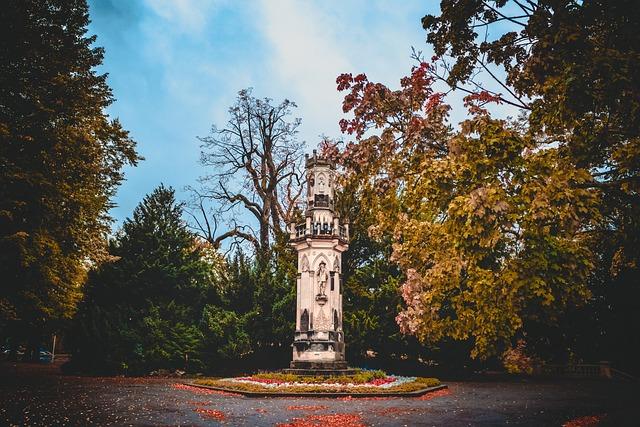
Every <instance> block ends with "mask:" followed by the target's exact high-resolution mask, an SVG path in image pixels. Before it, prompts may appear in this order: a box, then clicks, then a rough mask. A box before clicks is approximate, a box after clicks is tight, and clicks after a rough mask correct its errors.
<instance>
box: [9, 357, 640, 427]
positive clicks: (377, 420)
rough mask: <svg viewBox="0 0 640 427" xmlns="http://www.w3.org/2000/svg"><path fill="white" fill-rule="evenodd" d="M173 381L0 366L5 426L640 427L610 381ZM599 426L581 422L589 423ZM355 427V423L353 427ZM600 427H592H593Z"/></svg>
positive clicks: (637, 397)
mask: <svg viewBox="0 0 640 427" xmlns="http://www.w3.org/2000/svg"><path fill="white" fill-rule="evenodd" d="M176 384H178V381H177V380H175V379H152V378H96V377H76V376H64V375H60V374H59V373H58V371H57V370H55V369H52V368H51V367H46V366H42V365H29V364H19V365H15V364H7V363H4V364H0V425H92V424H93V425H148V426H152V425H153V426H155V425H219V424H225V425H247V426H262V425H265V426H270V425H277V424H281V423H294V422H298V425H313V424H304V422H303V421H304V420H306V421H307V422H311V421H313V420H316V421H320V422H322V423H323V424H322V425H325V426H328V425H342V426H345V425H371V426H378V425H380V426H384V425H399V426H402V425H406V426H418V425H428V426H430V425H435V426H441V425H445V426H467V425H473V426H476V425H528V426H547V425H548V426H560V425H562V424H564V423H566V422H567V421H569V420H574V425H580V426H583V425H585V424H575V423H576V421H575V420H576V419H579V418H581V417H593V416H596V417H601V416H604V417H603V418H602V422H601V424H600V425H615V426H618V425H629V426H634V425H635V426H640V419H638V418H637V410H636V408H639V407H640V393H637V392H636V389H637V384H634V383H617V382H606V381H553V382H551V381H522V380H514V381H476V382H453V383H448V384H449V391H448V392H446V393H440V395H438V396H434V397H431V398H429V399H428V400H420V399H418V398H393V399H391V398H385V399H380V398H374V399H365V400H361V399H351V400H350V399H308V398H264V399H255V398H245V397H239V396H229V395H221V394H214V393H207V392H205V391H199V389H192V388H188V387H186V388H185V387H181V386H176ZM593 419H594V418H589V419H583V420H581V421H582V422H585V421H587V420H591V421H592V420H593ZM348 423H351V424H348ZM586 425H593V424H586Z"/></svg>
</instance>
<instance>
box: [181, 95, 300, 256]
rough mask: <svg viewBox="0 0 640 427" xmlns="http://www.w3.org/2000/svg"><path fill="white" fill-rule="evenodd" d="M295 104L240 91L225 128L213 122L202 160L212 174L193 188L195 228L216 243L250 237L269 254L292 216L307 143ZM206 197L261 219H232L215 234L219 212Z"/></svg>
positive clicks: (223, 209) (219, 207)
mask: <svg viewBox="0 0 640 427" xmlns="http://www.w3.org/2000/svg"><path fill="white" fill-rule="evenodd" d="M295 107H296V105H295V103H293V102H291V101H289V100H284V101H283V102H282V103H280V104H279V105H272V104H271V100H270V99H268V98H265V99H258V98H255V97H253V95H252V93H251V89H245V90H241V91H240V92H239V93H238V98H237V100H236V103H235V105H233V106H232V107H231V108H230V109H229V116H230V117H229V121H228V122H227V124H226V125H225V126H224V127H223V128H218V127H216V126H215V125H214V126H213V129H212V131H211V135H210V136H208V137H204V138H200V140H201V141H202V143H203V145H202V148H203V151H202V154H201V163H202V164H203V165H204V166H206V167H210V168H211V169H212V173H211V174H209V175H206V176H204V177H202V178H201V182H202V184H203V189H202V190H201V191H195V195H196V199H197V200H196V203H197V210H198V211H199V214H200V216H196V215H194V216H193V219H194V223H195V226H196V229H197V230H198V231H199V232H200V233H201V234H202V235H203V237H205V238H207V239H208V240H209V241H211V242H212V243H213V244H214V245H215V246H219V245H220V243H221V242H222V241H223V240H224V239H227V238H230V237H235V238H240V239H242V240H246V241H249V242H250V243H251V244H252V245H253V247H254V249H255V250H256V253H257V254H265V253H266V251H268V250H269V246H270V245H271V243H272V242H273V237H274V236H276V235H277V234H280V233H282V231H283V227H284V226H285V225H286V224H287V223H288V222H289V220H290V219H291V218H292V215H293V211H294V208H295V205H296V201H297V200H298V198H299V197H300V193H301V191H302V187H303V185H302V182H301V181H302V180H303V176H304V175H303V174H302V173H301V169H300V168H301V163H302V148H303V144H302V143H300V142H298V141H297V139H296V134H297V130H298V127H299V125H300V122H301V121H300V119H293V120H291V119H290V118H289V116H290V115H291V112H292V109H293V108H295ZM203 200H209V201H213V202H215V203H216V204H217V206H216V212H217V214H222V213H226V212H229V211H231V210H233V209H234V208H236V206H239V207H241V208H243V209H244V212H247V213H248V214H249V215H250V217H251V218H252V219H253V220H254V222H253V224H257V230H255V229H254V228H253V227H252V226H251V224H242V223H241V222H238V221H236V220H235V219H233V218H232V219H231V228H230V229H229V230H227V231H224V232H222V233H220V234H217V221H216V219H215V218H216V215H209V214H208V212H207V208H205V206H206V204H205V203H203Z"/></svg>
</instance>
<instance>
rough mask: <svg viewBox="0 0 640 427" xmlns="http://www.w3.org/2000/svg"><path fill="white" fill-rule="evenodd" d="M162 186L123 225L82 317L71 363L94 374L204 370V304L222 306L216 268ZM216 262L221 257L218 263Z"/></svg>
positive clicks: (218, 265)
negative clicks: (202, 354) (77, 364)
mask: <svg viewBox="0 0 640 427" xmlns="http://www.w3.org/2000/svg"><path fill="white" fill-rule="evenodd" d="M181 216H182V205H181V204H178V203H176V201H175V194H174V190H173V189H171V188H166V187H164V186H162V185H161V186H160V187H158V188H157V189H155V190H154V191H153V192H152V193H151V194H150V195H148V196H147V197H145V198H144V200H143V201H142V203H140V205H138V207H136V209H135V210H134V212H133V218H131V219H127V220H126V221H125V222H124V225H123V227H122V230H121V232H120V233H119V234H118V236H117V238H116V239H115V241H114V242H112V245H111V254H112V255H113V261H112V262H109V263H106V264H104V265H103V266H102V267H100V269H99V270H97V271H96V272H95V274H93V275H92V277H91V280H90V282H89V286H88V289H87V295H86V298H85V300H84V302H83V304H82V306H81V310H80V313H79V315H78V317H77V322H76V332H75V333H74V335H75V339H76V351H75V355H74V358H75V360H76V361H77V362H79V363H80V364H81V365H84V367H86V368H89V369H92V370H100V369H106V370H110V371H126V372H135V373H139V372H145V371H149V370H152V369H157V368H169V369H175V368H181V369H182V368H185V367H186V368H188V369H201V368H202V367H203V366H204V363H205V361H204V360H202V358H201V353H202V351H203V346H204V343H203V339H204V335H203V332H202V330H201V329H200V319H201V316H202V313H203V310H205V307H207V310H206V311H207V313H209V312H211V311H212V309H211V308H210V307H209V306H207V304H213V305H219V304H220V300H219V296H218V295H217V291H216V283H214V281H215V280H217V277H219V274H218V273H219V271H220V269H221V268H222V264H221V263H220V262H218V261H214V262H212V259H214V260H215V259H216V258H212V257H210V256H207V253H206V251H205V249H204V248H203V246H202V244H200V243H198V242H197V241H196V240H195V237H194V235H193V234H191V232H190V231H188V229H187V228H186V225H185V223H184V222H183V221H182V219H181ZM218 260H219V257H218Z"/></svg>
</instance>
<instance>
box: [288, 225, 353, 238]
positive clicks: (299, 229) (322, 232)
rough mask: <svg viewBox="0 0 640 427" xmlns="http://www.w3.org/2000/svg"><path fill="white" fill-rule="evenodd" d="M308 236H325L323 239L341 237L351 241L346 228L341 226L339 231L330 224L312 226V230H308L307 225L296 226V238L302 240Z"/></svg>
mask: <svg viewBox="0 0 640 427" xmlns="http://www.w3.org/2000/svg"><path fill="white" fill-rule="evenodd" d="M306 236H323V237H339V238H340V239H342V240H349V234H348V233H347V229H346V227H344V226H342V225H341V226H339V227H338V228H337V229H336V228H335V227H333V225H330V224H326V223H325V224H320V223H316V224H311V228H307V225H306V224H305V223H302V224H297V225H296V226H295V238H296V239H297V238H301V237H306Z"/></svg>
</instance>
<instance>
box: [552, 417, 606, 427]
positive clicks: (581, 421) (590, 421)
mask: <svg viewBox="0 0 640 427" xmlns="http://www.w3.org/2000/svg"><path fill="white" fill-rule="evenodd" d="M605 416H606V415H590V416H586V417H580V418H575V419H573V420H569V421H567V422H566V423H564V424H562V427H594V426H597V425H599V424H600V421H602V420H603V419H604V418H605Z"/></svg>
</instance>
